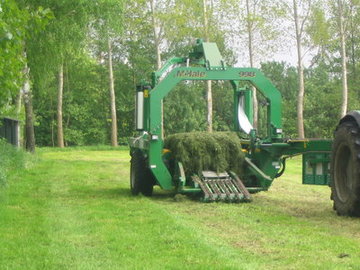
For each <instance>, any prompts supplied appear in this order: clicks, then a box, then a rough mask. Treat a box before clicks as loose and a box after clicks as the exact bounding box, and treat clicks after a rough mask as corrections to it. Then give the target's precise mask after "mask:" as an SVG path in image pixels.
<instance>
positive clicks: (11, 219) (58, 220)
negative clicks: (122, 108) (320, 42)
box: [0, 148, 360, 269]
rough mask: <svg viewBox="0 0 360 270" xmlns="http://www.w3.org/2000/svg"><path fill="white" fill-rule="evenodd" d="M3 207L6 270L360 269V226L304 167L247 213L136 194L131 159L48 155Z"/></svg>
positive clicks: (0, 234)
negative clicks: (341, 213)
mask: <svg viewBox="0 0 360 270" xmlns="http://www.w3.org/2000/svg"><path fill="white" fill-rule="evenodd" d="M39 152H40V154H39V156H40V160H39V162H38V163H37V164H36V165H35V167H33V168H31V169H30V170H28V171H25V172H22V174H21V175H19V174H18V175H12V176H11V179H10V181H9V185H8V187H7V188H6V189H2V190H1V191H0V192H2V193H3V194H2V195H3V196H2V197H1V198H3V199H2V200H1V201H0V217H1V218H0V265H1V267H0V268H1V269H358V268H359V265H360V255H359V253H360V252H359V250H360V220H359V219H355V218H346V217H338V216H337V215H336V214H335V212H334V211H333V210H332V204H331V201H330V200H329V195H330V191H329V188H328V187H326V186H304V185H301V167H300V166H301V160H300V159H293V160H290V161H289V162H288V163H287V170H286V172H285V174H284V175H283V176H282V177H281V178H280V179H276V180H275V183H274V184H273V186H272V187H271V189H270V190H269V191H268V192H262V193H258V194H254V195H253V202H251V203H242V204H228V203H208V204H206V203H200V202H198V201H194V200H191V199H188V198H185V199H183V200H181V201H180V202H176V201H175V200H174V199H173V197H174V196H173V195H174V194H172V193H169V192H164V191H161V190H160V189H158V188H156V189H155V191H154V196H153V197H151V198H146V197H143V196H138V197H133V196H131V195H130V191H129V183H128V182H129V155H128V150H119V151H103V150H101V151H93V150H91V151H87V150H86V149H85V148H84V149H82V150H81V151H78V150H73V151H69V150H67V151H53V152H52V151H50V150H46V151H45V152H44V151H39Z"/></svg>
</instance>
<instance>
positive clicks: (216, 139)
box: [165, 132, 245, 177]
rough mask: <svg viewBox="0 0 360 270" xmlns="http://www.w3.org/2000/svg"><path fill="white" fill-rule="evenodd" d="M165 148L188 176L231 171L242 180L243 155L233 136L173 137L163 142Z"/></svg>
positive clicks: (174, 135)
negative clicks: (208, 171)
mask: <svg viewBox="0 0 360 270" xmlns="http://www.w3.org/2000/svg"><path fill="white" fill-rule="evenodd" d="M165 148H167V149H169V150H170V151H171V156H172V158H174V159H175V160H177V161H180V162H181V163H182V164H183V166H184V169H185V174H186V175H187V176H191V175H193V174H200V173H201V171H205V170H210V171H215V172H225V171H233V172H235V173H236V174H237V175H238V176H239V177H241V176H242V175H243V172H244V169H243V166H244V160H245V154H244V153H243V152H242V148H241V143H240V139H239V137H238V136H237V134H236V133H234V132H212V133H208V132H191V133H178V134H173V135H169V136H168V137H167V138H166V139H165Z"/></svg>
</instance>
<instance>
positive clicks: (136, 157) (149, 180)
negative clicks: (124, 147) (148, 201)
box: [130, 149, 155, 196]
mask: <svg viewBox="0 0 360 270" xmlns="http://www.w3.org/2000/svg"><path fill="white" fill-rule="evenodd" d="M130 162H131V167H130V189H131V193H132V194H133V195H138V194H139V193H140V192H141V193H142V194H143V195H145V196H151V195H152V192H153V187H154V182H155V181H154V176H153V175H152V173H151V171H150V169H149V168H147V166H146V159H145V158H144V156H143V154H142V153H141V151H140V150H137V149H136V150H134V151H132V152H131V161H130Z"/></svg>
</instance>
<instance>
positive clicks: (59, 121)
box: [57, 64, 64, 148]
mask: <svg viewBox="0 0 360 270" xmlns="http://www.w3.org/2000/svg"><path fill="white" fill-rule="evenodd" d="M63 91H64V65H63V64H61V65H60V67H59V74H58V99H57V100H58V104H57V145H58V147H60V148H64V130H63Z"/></svg>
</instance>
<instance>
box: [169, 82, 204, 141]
mask: <svg viewBox="0 0 360 270" xmlns="http://www.w3.org/2000/svg"><path fill="white" fill-rule="evenodd" d="M204 91H205V87H204V84H202V83H189V82H185V83H182V84H179V85H178V86H177V87H176V88H175V89H174V90H173V91H171V92H170V94H169V95H168V96H167V97H166V98H165V101H164V129H165V134H166V135H167V134H174V133H179V132H190V131H201V130H205V129H206V103H205V99H204V98H203V96H204ZM180 115H181V118H179V116H180Z"/></svg>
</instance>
